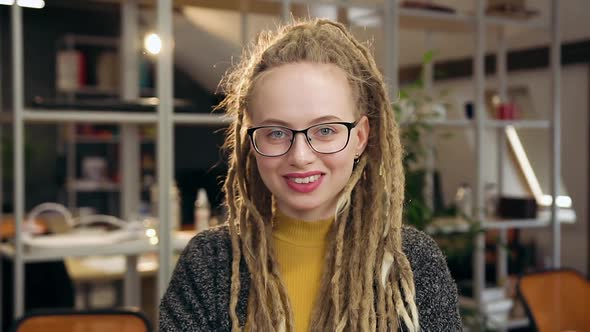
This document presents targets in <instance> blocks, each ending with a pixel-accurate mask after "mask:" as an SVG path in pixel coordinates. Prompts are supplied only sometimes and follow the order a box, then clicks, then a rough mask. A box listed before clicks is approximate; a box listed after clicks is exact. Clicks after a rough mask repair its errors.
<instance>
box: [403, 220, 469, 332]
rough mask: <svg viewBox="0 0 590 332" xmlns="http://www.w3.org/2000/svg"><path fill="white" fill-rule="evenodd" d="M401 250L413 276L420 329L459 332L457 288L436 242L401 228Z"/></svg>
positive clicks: (406, 228)
mask: <svg viewBox="0 0 590 332" xmlns="http://www.w3.org/2000/svg"><path fill="white" fill-rule="evenodd" d="M402 249H403V251H404V253H405V254H406V257H407V258H408V260H409V262H410V265H411V267H412V272H413V274H414V285H415V289H416V304H417V306H418V310H419V314H420V326H421V328H422V330H423V331H460V330H461V318H460V316H459V310H458V294H457V286H456V284H455V281H454V280H453V278H452V276H451V274H450V272H449V269H448V267H447V262H446V259H445V256H444V255H443V253H442V252H441V250H440V249H439V247H438V245H437V244H436V242H435V241H434V240H433V239H432V238H431V237H430V236H428V235H427V234H426V233H424V232H422V231H419V230H417V229H416V228H414V227H411V226H404V227H403V229H402Z"/></svg>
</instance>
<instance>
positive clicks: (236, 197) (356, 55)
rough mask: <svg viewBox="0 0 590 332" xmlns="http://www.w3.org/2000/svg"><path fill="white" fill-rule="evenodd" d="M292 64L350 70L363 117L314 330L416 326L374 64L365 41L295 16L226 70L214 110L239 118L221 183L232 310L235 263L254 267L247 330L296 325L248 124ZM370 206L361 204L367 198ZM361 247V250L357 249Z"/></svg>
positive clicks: (384, 105) (395, 164)
mask: <svg viewBox="0 0 590 332" xmlns="http://www.w3.org/2000/svg"><path fill="white" fill-rule="evenodd" d="M294 62H313V63H330V64H335V65H337V66H338V67H340V68H341V69H342V70H344V72H345V73H346V74H347V77H348V80H349V83H350V86H351V88H352V91H353V94H354V96H355V99H356V106H357V107H356V108H357V111H358V113H359V115H365V116H367V118H368V119H369V123H370V126H371V132H370V136H369V140H368V145H367V149H366V150H365V153H364V154H363V155H362V157H361V159H360V162H359V163H358V164H357V165H356V166H355V168H354V170H353V173H352V175H351V178H350V180H349V182H348V184H347V185H346V186H345V188H344V189H343V191H342V193H341V196H340V198H339V201H338V207H337V211H335V222H334V224H333V226H332V229H331V230H330V233H329V235H328V241H329V244H328V248H327V255H326V258H325V267H324V272H323V276H322V280H321V286H320V294H322V296H319V297H318V299H317V301H316V303H315V310H314V312H313V315H312V317H311V325H310V326H311V329H312V330H313V331H397V330H398V329H399V328H400V326H402V324H403V326H405V329H407V330H410V331H418V330H419V324H418V310H417V308H416V304H415V301H414V298H415V289H414V281H413V273H412V270H411V267H410V263H409V262H408V259H407V258H406V256H405V254H404V253H403V252H402V248H401V224H402V202H403V198H404V197H403V196H404V173H403V169H402V163H401V157H402V147H401V145H400V141H399V137H398V136H399V135H398V126H397V124H396V123H395V120H394V117H393V112H392V111H391V109H390V103H389V99H388V96H387V93H386V91H385V85H384V83H383V79H382V77H381V74H380V73H379V70H378V68H377V66H376V64H375V61H374V59H373V57H372V56H371V54H370V52H369V50H368V49H367V47H365V46H364V45H362V44H361V43H359V42H358V41H357V40H356V39H355V38H354V37H353V36H352V35H351V34H350V33H349V32H348V31H347V30H346V28H345V27H344V26H343V25H341V24H339V23H335V22H332V21H329V20H313V21H305V22H300V23H295V24H292V25H289V26H286V27H283V28H281V29H280V30H279V31H277V32H276V33H271V32H266V33H264V34H263V35H261V36H260V37H259V40H258V42H257V43H256V45H255V46H254V47H253V48H252V49H251V50H249V51H247V53H245V54H244V56H243V58H242V61H241V63H239V64H238V65H237V66H236V67H235V68H234V70H233V71H231V72H230V73H229V74H228V75H226V77H225V80H224V82H223V83H224V87H225V92H226V95H227V97H226V99H225V100H224V101H223V102H222V103H221V105H220V107H223V108H225V110H226V112H227V113H228V114H229V115H232V116H235V119H236V120H235V121H234V122H233V123H232V124H231V126H230V128H229V130H228V135H227V139H226V144H225V147H226V148H227V149H228V151H230V156H229V170H228V175H227V178H226V182H225V187H224V190H225V195H226V202H227V205H228V211H229V215H228V223H229V229H230V234H231V242H232V251H233V261H232V278H231V300H230V308H229V311H230V316H231V320H232V329H233V331H239V330H240V326H239V321H238V317H237V314H236V305H237V302H238V294H239V291H240V282H239V281H240V280H239V264H240V259H241V257H244V260H245V262H246V263H247V266H248V269H249V271H250V274H251V285H250V295H249V296H250V298H249V303H250V305H249V306H248V318H247V321H248V324H249V326H250V328H251V330H253V331H293V330H294V326H293V313H292V310H291V306H290V304H289V299H288V296H287V291H286V289H285V286H284V284H283V282H282V281H281V277H280V275H279V269H278V266H277V261H276V258H275V256H274V253H273V248H272V241H271V232H272V205H273V198H272V195H271V193H270V192H269V191H268V189H267V188H266V187H265V185H264V183H263V182H262V180H261V177H260V175H259V173H258V169H257V166H256V162H255V157H254V156H253V155H252V154H251V153H250V143H249V141H248V140H247V136H246V133H245V127H246V122H247V116H248V114H247V108H248V102H249V98H250V97H251V94H252V91H253V89H254V87H255V85H256V82H257V80H258V79H259V78H260V76H261V74H262V73H264V72H265V71H267V70H269V69H271V68H275V67H278V66H281V65H284V64H288V63H294ZM368 204H371V208H370V209H367V208H366V205H368ZM361 246H362V248H361Z"/></svg>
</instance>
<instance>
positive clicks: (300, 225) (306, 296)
mask: <svg viewBox="0 0 590 332" xmlns="http://www.w3.org/2000/svg"><path fill="white" fill-rule="evenodd" d="M333 221H334V219H333V218H332V219H327V220H319V221H314V222H307V221H302V220H297V219H294V218H291V217H289V216H286V215H285V214H283V213H281V212H280V211H278V210H277V211H276V214H275V220H274V228H273V231H272V237H273V245H274V249H275V253H276V258H277V261H278V263H279V270H280V272H281V277H282V280H283V282H284V283H285V287H286V288H287V293H288V294H289V300H290V301H291V307H292V309H293V316H294V324H295V331H309V321H310V319H311V311H312V310H313V306H314V303H315V300H316V297H317V294H318V292H319V290H320V281H321V277H322V271H323V265H324V255H325V252H326V244H327V240H326V236H327V234H328V231H329V230H330V226H331V225H332V222H333Z"/></svg>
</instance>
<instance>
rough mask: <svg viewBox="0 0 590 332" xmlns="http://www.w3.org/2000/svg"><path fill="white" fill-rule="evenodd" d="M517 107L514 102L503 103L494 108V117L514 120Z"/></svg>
mask: <svg viewBox="0 0 590 332" xmlns="http://www.w3.org/2000/svg"><path fill="white" fill-rule="evenodd" d="M517 112H518V110H517V108H516V104H514V103H503V104H500V105H498V108H496V117H497V118H498V119H500V120H514V119H516V118H517Z"/></svg>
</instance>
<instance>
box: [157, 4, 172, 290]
mask: <svg viewBox="0 0 590 332" xmlns="http://www.w3.org/2000/svg"><path fill="white" fill-rule="evenodd" d="M157 33H158V35H159V36H160V38H161V40H162V50H161V52H160V54H159V55H158V59H157V68H156V72H157V78H156V91H157V97H158V98H159V100H160V103H159V104H158V141H157V145H156V149H157V164H158V217H159V220H160V223H159V232H158V239H159V270H158V299H161V298H162V296H163V295H164V293H165V292H166V288H167V287H168V282H169V280H170V277H171V275H172V264H173V262H172V239H171V235H172V234H171V228H170V222H172V221H171V220H170V216H171V214H170V211H171V207H170V186H171V184H172V179H173V172H174V162H173V154H172V151H173V148H174V143H173V134H174V132H173V131H174V128H173V114H172V113H173V91H174V88H173V84H174V82H173V76H172V75H173V58H172V55H173V49H172V38H173V35H172V0H158V3H157Z"/></svg>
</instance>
